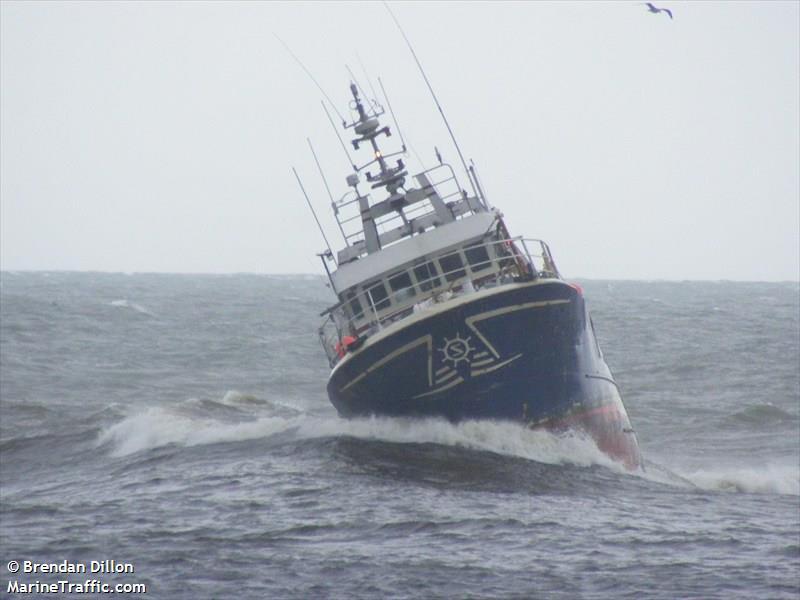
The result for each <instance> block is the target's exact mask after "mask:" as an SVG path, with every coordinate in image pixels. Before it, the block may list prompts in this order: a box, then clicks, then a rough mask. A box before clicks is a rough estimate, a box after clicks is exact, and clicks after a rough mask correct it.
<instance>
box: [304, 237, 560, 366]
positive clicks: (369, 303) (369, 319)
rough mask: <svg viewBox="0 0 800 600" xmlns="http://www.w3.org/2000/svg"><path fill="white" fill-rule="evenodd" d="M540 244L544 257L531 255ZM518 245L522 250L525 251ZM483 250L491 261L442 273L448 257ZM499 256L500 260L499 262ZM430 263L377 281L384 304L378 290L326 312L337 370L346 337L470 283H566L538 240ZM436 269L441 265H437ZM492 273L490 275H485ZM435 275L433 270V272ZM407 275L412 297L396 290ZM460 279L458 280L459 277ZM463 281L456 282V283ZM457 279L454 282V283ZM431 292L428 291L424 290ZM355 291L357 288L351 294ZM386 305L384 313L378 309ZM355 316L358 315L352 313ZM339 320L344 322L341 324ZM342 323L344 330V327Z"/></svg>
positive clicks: (328, 345) (507, 241)
mask: <svg viewBox="0 0 800 600" xmlns="http://www.w3.org/2000/svg"><path fill="white" fill-rule="evenodd" d="M529 242H530V243H534V242H535V243H538V244H539V248H540V253H534V254H531V252H530V250H529V249H528V243H529ZM517 243H519V244H520V245H521V246H522V249H521V250H520V249H519V248H518V247H517V245H516V244H517ZM491 247H499V248H501V249H503V250H501V251H500V252H497V251H495V252H494V253H491V252H489V249H490V248H491ZM479 248H483V249H485V251H486V254H487V255H488V259H487V260H482V261H479V262H470V260H469V257H467V256H466V255H465V258H466V259H467V260H466V261H460V262H461V265H460V266H458V267H456V268H454V269H450V270H448V271H446V272H439V270H438V269H439V268H441V262H440V261H441V260H442V259H445V260H446V259H447V258H448V257H451V256H455V255H459V258H460V255H461V253H464V252H467V251H470V250H473V249H479ZM493 254H494V256H493ZM534 257H535V258H536V259H538V260H539V261H540V264H541V265H542V268H541V269H539V270H537V269H536V265H535V263H534ZM426 259H427V260H425V261H424V262H420V263H417V264H413V265H410V266H407V267H406V268H405V269H401V270H398V271H395V272H388V273H386V274H384V275H383V276H382V277H379V278H376V279H375V280H373V282H374V283H376V284H378V283H380V284H385V287H384V291H385V292H386V296H385V297H382V298H379V299H378V300H377V302H376V301H375V298H374V296H373V293H372V291H373V289H374V287H375V286H372V287H370V288H367V289H364V290H362V291H361V292H359V293H358V294H356V295H353V296H352V297H348V298H345V299H344V300H343V301H340V302H338V303H336V304H335V305H333V306H331V307H329V308H328V309H326V310H325V311H324V312H323V313H322V314H321V316H326V320H325V322H323V324H322V326H321V327H320V331H319V333H320V341H321V342H322V345H323V347H324V348H325V352H326V354H327V355H328V359H329V362H331V366H333V365H334V364H335V363H336V362H338V360H339V358H341V357H340V356H338V355H337V353H336V352H335V350H334V347H335V346H336V343H337V342H338V343H339V344H341V342H342V336H343V335H357V334H358V335H363V334H364V333H365V332H368V331H369V330H370V329H371V328H373V327H374V328H377V329H378V330H380V329H383V327H384V326H385V325H386V324H387V323H389V322H392V321H395V320H397V319H400V318H404V317H405V316H407V315H409V314H411V312H413V311H414V309H415V306H419V305H421V304H422V303H425V302H429V301H430V300H434V302H435V301H436V298H438V297H441V295H442V294H447V293H453V292H454V291H455V290H457V288H459V287H460V288H461V291H462V293H463V291H464V283H465V282H467V281H469V282H470V283H472V284H473V285H478V289H479V288H480V287H482V286H485V285H502V284H504V283H507V282H508V280H507V278H508V277H509V276H511V277H517V278H519V277H522V276H527V277H530V278H539V277H545V278H560V275H559V273H558V270H557V269H556V266H555V262H554V261H553V258H552V254H551V253H550V248H549V247H548V246H547V244H546V243H545V242H544V241H543V240H539V239H535V238H524V237H522V236H516V237H510V238H503V239H493V240H487V241H485V242H484V243H480V244H473V245H469V246H466V247H464V246H462V247H459V248H456V249H455V250H452V251H450V252H447V253H445V254H437V255H433V256H429V257H426ZM433 261H436V263H438V267H434V269H433V271H434V274H433V275H431V276H430V277H427V278H426V279H418V278H417V276H416V273H414V270H415V269H418V268H419V267H420V266H422V265H426V264H429V263H432V262H433ZM436 263H435V264H436ZM493 264H494V265H496V267H497V268H496V269H488V267H491V266H492V265H493ZM484 270H485V271H486V272H485V273H484V272H483V271H484ZM428 272H429V273H430V270H429V271H428ZM403 274H405V275H406V276H408V278H409V280H410V281H411V282H412V285H411V286H410V288H411V289H412V290H413V291H412V293H411V294H410V295H409V294H408V290H409V286H407V287H405V288H400V289H398V290H391V287H390V285H389V279H390V276H391V278H394V277H397V276H402V275H403ZM457 274H458V275H457ZM454 275H457V276H455V277H452V276H454ZM450 277H452V280H451V279H449V278H450ZM424 288H426V289H424ZM351 289H352V288H351ZM355 302H357V303H358V306H359V307H360V310H359V311H358V313H357V314H356V315H355V316H354V317H352V318H351V317H348V315H347V313H346V305H349V306H350V307H353V306H354V304H355ZM381 305H383V306H382V307H381V308H378V306H381ZM350 310H351V312H355V311H353V310H352V308H351V309H350ZM337 319H338V322H337ZM340 323H341V324H340ZM330 324H333V326H334V328H335V331H334V332H331V333H330V334H326V333H325V332H324V330H325V328H326V327H328V326H330Z"/></svg>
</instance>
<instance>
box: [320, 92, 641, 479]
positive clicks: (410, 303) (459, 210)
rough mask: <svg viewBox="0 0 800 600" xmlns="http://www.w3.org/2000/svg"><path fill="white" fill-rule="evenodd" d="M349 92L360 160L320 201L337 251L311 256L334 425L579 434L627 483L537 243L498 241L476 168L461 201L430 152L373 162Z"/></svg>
mask: <svg viewBox="0 0 800 600" xmlns="http://www.w3.org/2000/svg"><path fill="white" fill-rule="evenodd" d="M426 81H427V79H426ZM431 91H432V90H431ZM350 92H351V94H352V98H353V100H352V102H351V103H350V105H351V109H352V111H353V113H352V115H351V120H350V121H349V122H348V121H347V120H345V121H344V122H343V125H344V126H345V128H346V129H347V130H350V131H351V132H352V135H353V139H352V146H353V148H354V149H355V150H356V151H361V152H365V153H368V156H369V158H368V162H367V163H366V164H365V165H363V166H361V167H358V166H356V165H353V172H352V173H350V174H349V176H347V178H346V181H347V184H348V186H349V188H350V189H349V192H348V193H347V194H345V195H344V196H343V197H342V198H341V199H340V200H339V201H333V200H332V208H333V212H334V216H335V218H336V222H337V223H338V226H339V229H340V231H341V234H342V237H343V240H344V242H345V245H344V247H343V248H342V249H341V250H339V251H338V252H337V253H336V254H335V256H334V254H333V252H332V251H331V250H330V248H329V250H328V251H327V252H325V253H322V254H320V256H321V257H322V262H323V264H324V265H325V270H326V272H327V274H328V278H329V282H330V287H331V289H332V290H333V292H334V293H335V294H336V297H337V302H336V303H335V304H334V305H333V306H331V307H330V308H328V309H327V310H326V311H324V312H323V313H322V316H323V317H325V321H324V323H323V325H322V326H321V327H320V329H319V336H320V341H321V343H322V347H323V348H324V350H325V352H326V354H327V357H328V361H329V364H330V367H331V373H330V378H329V381H328V384H327V391H328V395H329V397H330V401H331V402H332V403H333V405H334V406H335V407H336V410H337V411H338V413H339V414H340V415H341V416H342V417H367V416H371V415H376V416H390V417H423V418H424V417H438V418H444V419H447V420H449V421H452V422H459V421H464V420H470V419H489V420H500V421H514V422H518V423H521V424H523V425H524V426H527V427H531V428H546V429H548V430H553V431H558V432H560V431H565V430H579V431H582V432H584V433H585V434H588V436H590V437H591V438H592V439H593V440H594V441H595V442H596V444H597V446H598V447H599V448H600V450H602V451H603V452H605V453H606V454H608V455H609V456H611V457H612V458H614V459H615V460H617V461H620V462H622V463H624V464H625V465H626V466H627V467H628V468H630V469H635V468H638V467H639V466H640V464H641V456H640V452H639V446H638V442H637V439H636V434H635V433H634V431H633V429H632V427H631V423H630V420H629V418H628V414H627V412H626V410H625V407H624V405H623V403H622V399H621V396H620V392H619V389H618V386H617V384H616V382H615V381H614V378H613V376H612V374H611V371H610V370H609V368H608V366H607V365H606V362H605V360H604V358H603V353H602V351H601V349H600V346H599V344H598V342H597V339H596V337H595V333H594V326H593V323H592V319H591V317H590V315H589V312H588V310H587V307H586V302H585V300H584V296H583V291H582V289H581V287H580V286H579V285H577V284H574V283H569V282H567V281H565V280H564V279H563V278H562V277H561V275H560V274H559V271H558V268H557V267H556V262H555V260H554V258H553V255H552V253H551V251H550V248H549V247H548V245H547V244H546V243H545V242H544V241H542V240H538V239H531V238H526V237H523V236H520V235H516V236H515V235H512V234H511V233H510V231H509V228H508V226H507V225H506V223H505V221H504V218H503V214H502V213H501V212H500V210H498V208H496V207H493V206H491V205H490V204H489V203H488V202H487V199H486V197H485V195H484V193H483V191H482V188H481V185H480V182H479V179H478V176H477V173H476V171H475V168H474V165H473V166H470V167H468V168H467V167H466V164H465V163H464V162H463V159H462V165H463V167H464V175H466V178H467V179H468V183H469V185H468V187H469V190H470V191H468V190H467V189H466V188H464V187H462V186H461V185H460V183H459V181H458V178H457V177H456V171H455V170H454V168H453V167H452V166H451V165H450V164H448V163H447V162H446V161H445V160H444V159H443V158H442V157H441V154H440V153H439V151H438V150H437V151H436V155H437V159H438V164H437V165H436V166H434V167H432V168H427V169H424V170H422V171H421V172H419V173H416V174H414V175H413V176H410V175H409V172H408V169H407V168H406V165H405V163H404V161H403V158H402V156H401V157H400V158H396V157H397V156H399V155H402V154H404V153H405V143H403V144H402V149H401V150H399V151H396V152H394V153H390V154H385V153H384V152H383V150H382V149H381V144H382V143H383V142H385V138H387V137H388V136H390V135H391V134H392V130H391V129H390V127H389V126H386V125H384V124H382V123H381V119H382V117H384V116H385V113H384V110H383V107H382V105H380V104H379V103H378V102H377V101H375V100H370V101H368V102H367V101H365V100H363V99H362V97H363V96H364V95H365V94H363V91H362V90H361V89H360V87H359V86H358V85H356V84H355V83H351V85H350ZM437 106H438V102H437ZM389 107H390V112H391V105H390V104H389ZM440 110H441V108H440ZM442 115H443V116H444V114H443V113H442ZM392 116H393V114H392ZM395 125H396V121H395ZM448 128H449V126H448ZM312 150H313V149H312ZM460 155H461V154H460V150H459V156H460ZM332 198H333V197H332ZM328 263H332V265H331V267H329V265H328Z"/></svg>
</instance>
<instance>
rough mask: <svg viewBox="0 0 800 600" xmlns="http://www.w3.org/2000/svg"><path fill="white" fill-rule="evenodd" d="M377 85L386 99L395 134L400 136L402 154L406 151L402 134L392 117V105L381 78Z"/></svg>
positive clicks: (395, 118) (394, 118)
mask: <svg viewBox="0 0 800 600" xmlns="http://www.w3.org/2000/svg"><path fill="white" fill-rule="evenodd" d="M378 85H379V86H381V91H382V92H383V97H384V98H386V104H388V105H389V113H390V114H391V115H392V121H394V127H395V129H397V133H398V135H399V136H400V143H401V144H403V152H405V151H406V141H405V140H404V139H403V132H402V131H400V124H399V123H398V122H397V117H395V116H394V110H392V103H391V102H390V101H389V95H388V94H387V93H386V90H385V89H384V88H383V82H382V81H381V78H380V77H378Z"/></svg>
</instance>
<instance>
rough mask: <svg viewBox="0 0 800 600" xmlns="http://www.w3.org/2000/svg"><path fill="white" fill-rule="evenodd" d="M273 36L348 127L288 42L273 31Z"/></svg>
mask: <svg viewBox="0 0 800 600" xmlns="http://www.w3.org/2000/svg"><path fill="white" fill-rule="evenodd" d="M272 35H274V36H275V39H277V40H278V41H279V42H280V43H281V44H282V45H283V47H284V48H286V51H287V52H288V53H289V55H290V56H291V57H292V58H293V59H294V60H295V61H296V62H297V64H298V65H300V68H301V69H303V71H305V72H306V75H308V76H309V78H310V79H311V81H313V82H314V85H315V86H317V89H318V90H319V91H320V92H322V95H323V96H325V99H326V100H327V101H328V104H330V105H331V106H332V107H333V110H335V111H336V114H337V115H339V118H340V119H341V120H342V124H343V125H346V124H347V120H346V119H345V118H344V117H343V116H342V114H341V113H340V112H339V111H338V110H336V105H335V104H334V103H333V102H332V101H331V99H330V97H329V96H328V94H326V93H325V90H323V89H322V86H321V85H320V84H319V82H318V81H317V80H316V79H314V76H313V75H312V74H311V71H309V70H308V69H306V66H305V65H304V64H303V63H302V62H301V61H300V59H299V58H297V55H296V54H295V53H294V52H292V49H291V48H289V46H287V45H286V42H284V41H283V40H282V39H281V38H280V37H278V34H277V33H275V32H274V31H273V32H272Z"/></svg>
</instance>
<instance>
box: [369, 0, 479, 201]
mask: <svg viewBox="0 0 800 600" xmlns="http://www.w3.org/2000/svg"><path fill="white" fill-rule="evenodd" d="M383 5H384V6H385V7H386V10H387V11H388V13H389V16H390V17H392V20H393V21H394V24H395V25H397V28H398V29H399V30H400V34H401V35H402V36H403V39H404V40H405V41H406V44H407V45H408V49H409V50H411V56H413V57H414V62H416V63H417V67H419V72H420V73H421V74H422V78H423V79H424V80H425V84H426V85H427V86H428V91H430V93H431V96H433V101H434V103H435V104H436V108H438V109H439V113H440V114H441V115H442V120H443V121H444V124H445V126H446V127H447V132H448V133H449V134H450V139H451V140H453V145H454V146H455V147H456V152H458V158H460V159H461V166H462V167H463V168H464V172H465V173H466V174H467V178H468V179H469V183H470V185H471V186H472V191H473V193H474V194H475V196H477V195H478V190H477V189H476V188H475V182H474V181H473V180H472V176H471V175H470V172H469V169H468V168H467V163H466V161H465V160H464V155H463V154H461V148H459V147H458V142H457V141H456V136H455V135H454V134H453V130H452V128H451V127H450V123H449V122H448V121H447V117H446V116H445V115H444V111H443V110H442V105H441V104H439V99H438V98H437V97H436V93H435V92H434V91H433V87H432V86H431V82H430V81H428V76H427V75H425V69H423V68H422V63H420V62H419V58H417V53H416V52H414V47H413V46H412V45H411V41H410V40H409V39H408V36H407V35H406V32H405V31H403V28H402V27H401V26H400V21H398V20H397V17H395V16H394V13H393V12H392V9H391V8H389V5H388V4H387V3H386V1H385V0H384V2H383Z"/></svg>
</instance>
